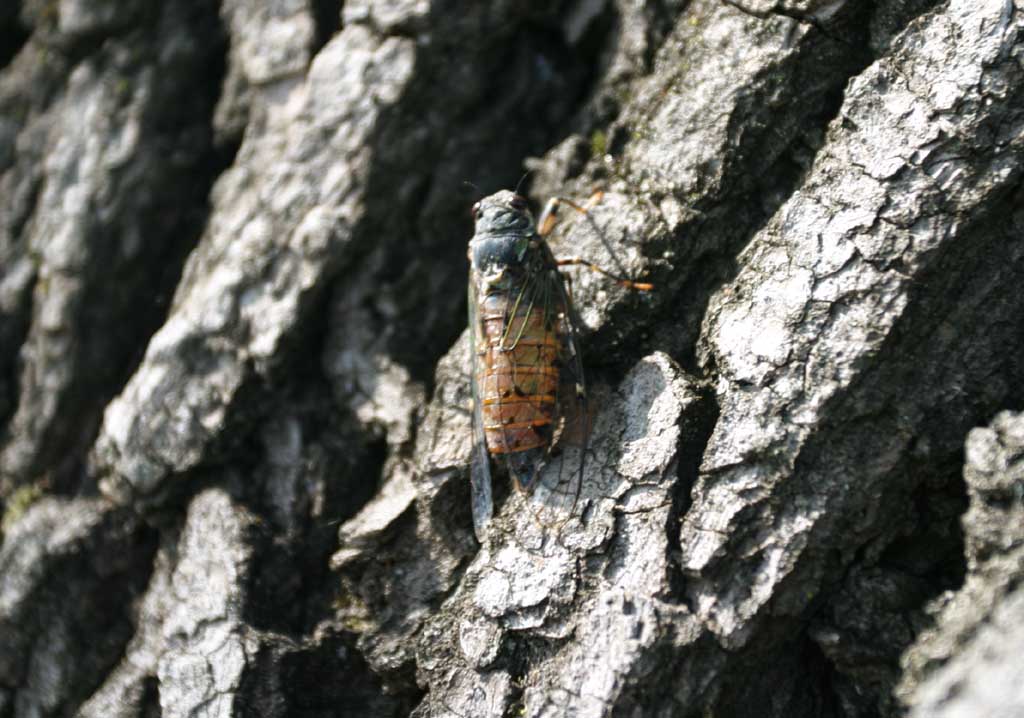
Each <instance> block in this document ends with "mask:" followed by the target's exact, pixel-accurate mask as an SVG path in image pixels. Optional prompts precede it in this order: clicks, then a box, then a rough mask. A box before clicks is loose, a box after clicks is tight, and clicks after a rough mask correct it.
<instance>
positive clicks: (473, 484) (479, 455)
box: [469, 270, 494, 542]
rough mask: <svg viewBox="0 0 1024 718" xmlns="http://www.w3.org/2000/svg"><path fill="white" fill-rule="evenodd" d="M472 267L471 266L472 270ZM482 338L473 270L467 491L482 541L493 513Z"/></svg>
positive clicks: (470, 310) (470, 289)
mask: <svg viewBox="0 0 1024 718" xmlns="http://www.w3.org/2000/svg"><path fill="white" fill-rule="evenodd" d="M471 271H472V270H471ZM483 340H484V338H483V336H482V333H481V330H480V322H479V321H478V320H477V297H476V288H475V286H474V281H473V276H472V273H471V274H470V278H469V365H470V374H471V376H470V384H471V385H472V387H473V451H472V457H471V460H470V462H471V463H470V472H469V481H470V484H469V486H470V494H471V504H472V509H473V532H474V533H475V534H476V537H477V540H478V541H481V542H483V540H484V536H485V535H486V534H487V526H488V524H489V523H490V522H491V517H492V515H493V513H494V499H493V496H492V494H491V462H490V458H489V457H488V454H487V440H486V437H485V435H484V420H483V407H482V404H481V400H480V386H479V382H480V371H479V369H480V367H479V364H480V359H479V358H478V356H477V353H478V351H479V348H480V344H481V342H482V341H483Z"/></svg>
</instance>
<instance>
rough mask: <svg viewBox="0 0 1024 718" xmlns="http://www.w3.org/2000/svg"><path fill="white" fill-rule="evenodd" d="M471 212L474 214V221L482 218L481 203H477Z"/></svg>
mask: <svg viewBox="0 0 1024 718" xmlns="http://www.w3.org/2000/svg"><path fill="white" fill-rule="evenodd" d="M471 211H472V214H473V219H476V218H477V217H479V216H480V203H479V202H477V203H476V204H474V205H473V209H472V210H471Z"/></svg>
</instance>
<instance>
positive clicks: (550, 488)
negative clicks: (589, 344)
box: [507, 245, 589, 527]
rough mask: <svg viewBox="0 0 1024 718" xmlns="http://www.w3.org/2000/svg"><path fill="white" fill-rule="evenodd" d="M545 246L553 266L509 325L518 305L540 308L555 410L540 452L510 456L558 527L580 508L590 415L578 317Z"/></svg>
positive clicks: (539, 511) (541, 511)
mask: <svg viewBox="0 0 1024 718" xmlns="http://www.w3.org/2000/svg"><path fill="white" fill-rule="evenodd" d="M544 251H545V254H546V255H547V256H546V259H547V260H548V261H547V265H548V268H547V269H546V270H545V271H544V272H543V274H542V276H538V277H536V278H535V281H532V282H530V283H528V284H526V285H525V286H524V293H525V294H526V295H527V296H525V297H523V298H522V299H521V300H520V301H517V302H515V303H514V304H513V307H517V308H519V309H514V310H513V312H512V316H510V318H509V322H508V323H509V326H510V327H513V328H514V327H516V326H517V323H518V322H517V319H518V317H517V316H516V312H517V311H524V312H541V316H542V317H543V326H544V328H545V329H544V340H545V342H547V343H550V344H551V345H552V346H554V347H555V348H556V354H555V355H554V356H551V357H550V360H551V361H550V362H549V363H550V366H551V368H552V370H553V371H555V372H557V377H558V379H557V384H556V385H555V386H556V387H557V388H556V389H555V396H554V412H553V417H552V421H551V424H550V427H549V428H548V432H549V434H548V440H547V442H546V444H545V446H544V447H543V448H542V449H540V450H538V451H536V452H524V453H523V454H521V455H519V456H516V455H509V456H508V459H507V460H508V461H509V469H510V473H512V474H513V476H514V477H516V478H517V481H516V484H517V486H519V487H520V488H521V489H523V490H524V492H525V493H527V494H528V503H529V506H530V509H531V512H532V513H533V515H534V517H535V518H536V519H537V520H538V521H539V522H540V523H541V524H542V525H543V526H545V527H558V526H561V525H562V524H564V523H565V522H566V521H568V520H569V519H570V518H571V517H572V515H573V513H574V511H575V508H576V502H577V499H578V497H579V493H580V487H581V485H582V481H583V475H584V468H585V460H586V450H587V439H588V434H589V421H588V412H587V395H586V385H585V381H584V378H583V362H582V358H581V356H580V351H579V340H578V329H577V327H578V320H577V317H576V314H575V311H574V309H573V306H572V302H571V300H570V298H569V295H568V293H567V292H566V289H565V285H564V283H563V280H562V275H561V273H560V272H559V271H558V269H557V265H556V264H555V261H554V258H553V257H552V256H551V253H550V250H548V249H547V247H546V245H545V246H544ZM526 393H529V392H526ZM515 462H519V463H520V465H519V466H516V465H515ZM517 474H520V476H522V477H524V478H525V479H526V480H523V479H522V478H520V477H517V476H516V475H517Z"/></svg>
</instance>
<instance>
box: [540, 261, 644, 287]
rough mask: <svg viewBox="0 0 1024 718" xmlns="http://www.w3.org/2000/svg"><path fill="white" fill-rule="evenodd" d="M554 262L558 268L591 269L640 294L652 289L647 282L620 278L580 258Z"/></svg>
mask: <svg viewBox="0 0 1024 718" xmlns="http://www.w3.org/2000/svg"><path fill="white" fill-rule="evenodd" d="M555 262H556V263H557V264H558V266H559V267H567V266H569V265H574V264H575V265H579V266H581V267H586V268H587V269H592V270H594V271H595V272H599V273H600V274H603V275H604V276H606V277H608V278H609V279H614V280H615V281H616V282H618V283H619V284H621V285H622V286H623V287H629V288H630V289H635V290H637V291H640V292H649V291H651V290H652V289H654V285H653V284H650V283H648V282H634V281H633V280H632V279H625V278H624V277H620V276H618V275H617V274H612V273H611V272H609V271H608V270H607V269H604V268H602V267H600V266H598V265H596V264H594V263H593V262H591V261H589V260H586V259H583V258H582V257H563V258H562V259H556V260H555Z"/></svg>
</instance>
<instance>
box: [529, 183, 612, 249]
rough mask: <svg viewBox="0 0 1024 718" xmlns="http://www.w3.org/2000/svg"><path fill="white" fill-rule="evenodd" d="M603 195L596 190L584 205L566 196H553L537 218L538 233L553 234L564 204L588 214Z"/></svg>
mask: <svg viewBox="0 0 1024 718" xmlns="http://www.w3.org/2000/svg"><path fill="white" fill-rule="evenodd" d="M602 197H604V192H603V191H601V190H596V191H595V192H594V194H592V195H590V199H588V200H587V202H586V204H584V205H582V206H580V205H578V204H576V203H575V202H573V201H572V200H571V199H566V198H565V197H552V198H551V199H549V200H548V203H547V204H546V205H544V211H542V212H541V213H540V218H539V219H538V220H537V234H539V235H540V236H541V237H547V236H548V235H549V234H551V231H552V230H553V229H554V228H555V225H556V224H557V223H558V208H559V207H560V206H562V205H563V204H564V205H568V206H569V207H572V208H573V209H574V210H576V211H577V212H579V213H580V214H587V213H588V212H589V211H590V210H592V209H593V208H594V207H596V206H597V205H598V203H599V202H600V201H601V198H602Z"/></svg>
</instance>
